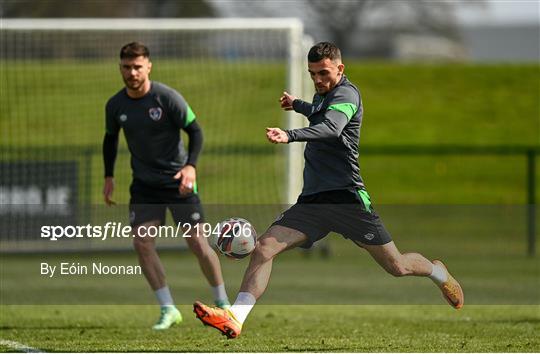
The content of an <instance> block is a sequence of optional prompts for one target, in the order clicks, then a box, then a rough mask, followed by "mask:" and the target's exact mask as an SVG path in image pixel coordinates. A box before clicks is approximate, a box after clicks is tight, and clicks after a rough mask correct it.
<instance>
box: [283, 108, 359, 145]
mask: <svg viewBox="0 0 540 354" xmlns="http://www.w3.org/2000/svg"><path fill="white" fill-rule="evenodd" d="M348 121H349V120H348V119H347V116H345V114H343V113H341V112H337V111H328V112H326V113H325V119H324V120H323V121H322V122H321V123H319V124H315V125H312V126H310V127H306V128H300V129H292V130H287V131H286V132H285V134H287V136H288V138H289V139H288V141H289V142H293V141H318V140H328V139H337V138H338V137H339V136H340V135H341V132H342V131H343V128H344V127H345V125H347V123H348Z"/></svg>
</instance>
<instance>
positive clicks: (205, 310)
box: [193, 301, 242, 339]
mask: <svg viewBox="0 0 540 354" xmlns="http://www.w3.org/2000/svg"><path fill="white" fill-rule="evenodd" d="M193 312H195V314H196V315H197V318H198V319H199V320H201V322H202V323H203V324H204V325H205V326H210V327H214V328H215V329H217V330H218V331H220V332H221V334H223V335H224V336H227V338H229V339H232V338H236V337H238V336H239V335H240V332H241V331H242V325H241V324H240V322H238V320H237V319H236V318H235V317H234V314H233V313H232V312H231V311H230V310H229V309H226V310H224V309H221V308H219V307H210V306H206V305H205V304H203V303H202V302H200V301H196V302H195V303H194V304H193Z"/></svg>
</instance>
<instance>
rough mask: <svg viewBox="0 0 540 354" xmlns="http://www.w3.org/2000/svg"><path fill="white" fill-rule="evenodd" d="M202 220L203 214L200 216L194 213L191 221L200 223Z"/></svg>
mask: <svg viewBox="0 0 540 354" xmlns="http://www.w3.org/2000/svg"><path fill="white" fill-rule="evenodd" d="M200 219H201V214H199V213H198V212H194V213H193V214H191V220H193V221H198V220H200Z"/></svg>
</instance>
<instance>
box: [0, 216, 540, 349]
mask: <svg viewBox="0 0 540 354" xmlns="http://www.w3.org/2000/svg"><path fill="white" fill-rule="evenodd" d="M417 211H418V210H417ZM409 212H410V213H411V214H413V213H415V211H414V210H410V211H409ZM441 212H444V211H441ZM385 213H386V214H387V215H388V216H389V217H388V218H387V221H388V222H389V223H390V225H392V226H391V229H392V230H395V229H399V230H402V231H403V232H405V231H407V223H405V225H400V224H399V223H398V221H399V220H394V219H393V218H392V215H393V212H392V211H386V212H385ZM499 213H500V214H497V213H496V212H492V213H491V215H490V216H489V219H491V220H494V221H495V220H497V219H499V220H497V221H496V222H494V224H493V225H492V226H491V229H490V228H489V226H486V223H484V224H482V225H483V226H481V227H479V229H482V230H483V232H480V231H481V230H477V233H476V234H475V235H474V237H473V238H472V239H470V240H468V238H469V237H470V236H469V235H467V234H465V233H459V232H458V233H457V235H458V237H457V238H456V237H453V238H452V234H454V235H456V233H454V232H456V231H457V229H456V228H454V229H453V230H446V233H443V234H442V235H431V236H429V237H428V236H426V235H424V234H425V233H427V232H428V231H429V230H435V229H437V225H436V224H437V223H438V224H439V226H440V227H441V231H444V229H445V227H444V225H445V224H444V223H445V222H446V223H448V224H451V223H453V222H455V220H461V221H463V220H466V219H467V218H466V215H471V214H473V210H471V209H469V210H464V211H463V216H461V217H460V216H459V215H457V213H456V212H454V213H452V215H453V216H454V217H455V220H448V217H445V216H443V215H439V217H438V218H437V214H442V213H437V212H436V211H433V212H432V215H429V216H428V218H429V220H432V222H433V224H432V225H431V226H429V224H425V225H421V226H422V228H417V227H416V228H415V227H414V225H410V224H409V225H408V228H409V229H410V230H408V231H409V232H410V234H405V235H395V239H396V242H397V244H398V245H399V247H400V248H401V250H402V251H412V250H414V251H419V252H421V253H423V254H425V255H426V256H427V257H430V258H442V259H444V260H445V261H446V262H447V264H448V265H449V267H451V270H452V272H453V273H454V275H455V276H456V277H457V278H458V279H459V280H460V282H461V284H462V285H463V288H464V290H465V296H466V306H465V307H464V308H463V309H462V310H459V311H456V310H453V309H452V308H450V307H449V306H448V305H446V303H445V302H444V300H443V299H442V297H441V294H440V292H439V290H438V289H437V288H436V287H435V286H434V285H433V284H432V283H431V281H430V280H427V279H419V278H409V277H408V278H399V279H396V278H393V277H392V276H390V275H388V274H386V273H385V272H384V271H383V270H382V269H381V268H380V267H379V266H377V265H376V263H375V262H373V260H372V259H371V258H370V257H369V256H368V255H367V254H366V253H365V252H363V251H362V250H360V249H359V248H357V247H351V243H350V242H348V241H345V240H342V239H340V237H338V236H337V235H333V236H330V245H331V250H332V255H331V258H329V259H323V258H320V257H319V255H318V252H314V253H313V254H310V255H309V256H308V255H305V254H302V253H301V252H300V251H296V250H295V251H290V252H288V253H285V254H283V255H282V256H280V257H279V258H278V259H277V260H276V261H275V263H274V268H273V274H272V279H271V282H270V285H269V289H268V291H267V292H266V293H265V295H264V296H263V298H261V300H260V302H259V305H257V306H256V308H255V310H254V312H253V314H252V316H250V317H249V319H248V322H246V325H245V332H244V334H243V335H242V337H241V338H240V339H238V340H235V341H227V340H225V339H223V337H221V335H219V334H218V333H217V332H216V331H213V330H211V329H208V328H205V327H203V326H202V325H200V324H199V323H198V321H196V320H195V318H194V315H193V314H192V313H191V308H190V303H191V302H193V301H194V300H195V299H200V300H203V301H206V302H210V301H211V296H210V294H209V291H208V288H207V286H206V284H205V282H204V280H203V278H202V276H201V275H200V271H199V269H198V266H197V264H196V261H195V259H194V256H193V255H191V254H187V253H175V252H163V253H162V259H163V262H164V265H165V268H166V270H167V274H168V282H169V285H170V287H171V289H172V292H173V296H174V297H175V300H176V301H177V303H179V304H180V308H181V310H182V312H183V314H184V318H185V321H184V323H183V324H182V326H179V327H177V328H175V329H173V330H171V331H168V332H166V333H154V332H152V330H151V329H149V327H150V326H151V325H152V324H153V322H154V321H155V319H156V317H157V315H158V308H157V306H155V305H152V304H153V303H154V299H153V294H152V293H151V292H150V291H149V290H148V289H147V285H146V283H145V281H144V279H143V277H142V276H141V275H139V276H121V277H119V276H95V275H94V276H78V277H73V276H60V277H58V276H57V277H54V278H52V279H48V278H45V277H43V276H39V275H38V269H39V266H40V262H44V261H45V262H48V263H50V264H59V262H69V263H71V262H75V263H80V264H90V263H91V262H93V261H95V262H98V261H99V262H103V263H105V264H125V265H128V264H136V256H135V255H134V254H133V253H116V254H115V253H105V254H101V253H95V254H93V253H90V254H82V255H81V254H63V255H62V254H59V255H55V254H48V255H26V256H22V255H12V256H7V255H4V256H3V257H2V260H1V267H0V271H1V278H2V290H1V294H0V295H1V296H0V297H1V298H2V302H3V304H4V305H2V306H1V307H0V338H1V339H3V340H11V341H16V342H18V343H24V344H25V345H27V346H30V347H34V348H40V349H43V350H47V351H189V352H198V351H203V352H206V351H217V352H222V351H242V352H244V351H270V352H281V351H342V352H355V351H393V352H394V351H405V352H415V351H416V352H423V351H435V352H452V351H463V352H470V351H477V352H484V351H488V352H497V351H502V352H513V351H517V352H537V351H538V350H540V341H539V340H538V338H537V335H535V333H537V332H538V330H540V305H539V301H540V276H539V274H540V263H539V261H538V259H537V258H528V257H525V256H524V252H523V249H524V245H525V241H524V240H523V239H514V240H509V239H508V230H511V229H512V227H511V226H510V225H509V222H508V220H507V219H505V216H504V215H508V216H507V218H508V219H514V217H513V216H512V213H511V212H509V211H508V210H507V211H501V210H499ZM475 214H478V213H475ZM497 215H499V218H497ZM426 216H427V215H426ZM486 218H488V216H486ZM445 220H446V221H445ZM465 224H468V223H466V222H465ZM462 227H463V228H464V229H467V227H466V226H462ZM505 227H506V228H505ZM414 232H416V234H415V233H414ZM422 235H424V236H422ZM222 265H223V271H224V276H225V279H226V281H227V288H228V291H229V294H230V295H231V297H234V294H235V292H236V290H237V289H238V287H239V284H240V281H241V276H242V272H243V269H244V268H245V266H246V261H245V260H244V261H230V260H227V259H222ZM82 304H85V305H82ZM3 349H4V350H8V349H9V348H3Z"/></svg>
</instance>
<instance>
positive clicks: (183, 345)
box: [0, 306, 540, 352]
mask: <svg viewBox="0 0 540 354" xmlns="http://www.w3.org/2000/svg"><path fill="white" fill-rule="evenodd" d="M180 309H181V311H182V312H183V314H184V322H183V323H182V324H181V326H179V327H176V328H173V329H171V330H169V331H166V332H162V333H156V332H153V331H152V330H151V329H149V327H150V326H151V325H152V323H153V320H154V318H155V316H156V309H155V308H152V307H149V306H89V307H88V306H86V307H82V306H34V307H31V306H29V307H27V306H10V307H2V315H3V316H2V318H3V319H2V321H1V322H2V330H1V333H2V334H1V336H2V338H4V339H9V340H16V341H18V342H22V343H24V344H26V345H29V346H32V347H35V348H40V349H42V350H46V351H62V352H72V351H74V352H78V351H82V352H99V351H112V352H115V351H122V352H130V351H135V352H146V351H160V352H290V351H298V352H300V351H302V352H304V351H309V352H311V351H323V352H426V351H427V352H537V351H538V350H539V349H540V341H539V339H538V336H537V335H535V333H538V330H540V316H539V312H538V311H539V308H538V306H497V307H494V306H470V307H466V308H464V309H462V310H460V311H459V312H456V311H454V310H452V309H450V308H449V307H448V306H445V307H443V306H309V307H307V306H258V307H256V308H255V310H254V311H253V312H252V315H251V317H250V318H249V319H248V321H247V322H246V324H245V327H244V333H243V334H242V336H241V337H239V338H238V339H236V340H227V339H224V337H222V336H221V335H219V334H218V332H217V331H215V330H213V329H209V328H207V327H203V326H202V325H201V324H200V323H199V322H198V321H197V320H196V319H195V318H194V316H193V314H192V313H191V309H190V307H189V306H181V308H180ZM0 350H5V351H8V350H9V348H5V347H4V348H2V347H0Z"/></svg>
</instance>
